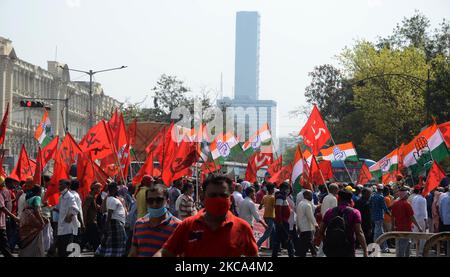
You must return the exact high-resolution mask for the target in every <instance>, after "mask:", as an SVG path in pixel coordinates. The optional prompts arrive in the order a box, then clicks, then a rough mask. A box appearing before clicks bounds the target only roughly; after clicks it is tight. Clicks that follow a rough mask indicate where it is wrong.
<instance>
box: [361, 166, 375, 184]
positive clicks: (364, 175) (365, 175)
mask: <svg viewBox="0 0 450 277" xmlns="http://www.w3.org/2000/svg"><path fill="white" fill-rule="evenodd" d="M371 179H372V174H371V173H370V171H369V167H367V164H366V163H363V165H362V167H361V170H360V171H359V177H358V184H359V185H365V184H367V182H369V181H370V180H371Z"/></svg>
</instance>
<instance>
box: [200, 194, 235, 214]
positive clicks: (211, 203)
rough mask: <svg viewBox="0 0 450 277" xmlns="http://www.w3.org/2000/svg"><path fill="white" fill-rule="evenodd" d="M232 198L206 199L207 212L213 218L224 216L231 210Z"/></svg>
mask: <svg viewBox="0 0 450 277" xmlns="http://www.w3.org/2000/svg"><path fill="white" fill-rule="evenodd" d="M230 207H231V201H230V198H229V197H227V198H224V197H211V198H210V197H205V211H206V212H207V213H208V214H210V215H212V216H217V217H218V216H223V215H225V214H226V213H227V212H228V210H230Z"/></svg>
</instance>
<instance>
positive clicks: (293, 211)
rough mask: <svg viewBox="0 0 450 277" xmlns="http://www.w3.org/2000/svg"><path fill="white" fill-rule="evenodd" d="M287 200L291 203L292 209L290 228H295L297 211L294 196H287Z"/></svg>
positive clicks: (290, 207)
mask: <svg viewBox="0 0 450 277" xmlns="http://www.w3.org/2000/svg"><path fill="white" fill-rule="evenodd" d="M286 200H287V202H288V205H289V209H290V210H291V214H290V215H289V220H288V222H289V230H294V225H295V221H296V220H297V219H296V213H295V203H294V200H292V196H291V195H289V196H288V197H286Z"/></svg>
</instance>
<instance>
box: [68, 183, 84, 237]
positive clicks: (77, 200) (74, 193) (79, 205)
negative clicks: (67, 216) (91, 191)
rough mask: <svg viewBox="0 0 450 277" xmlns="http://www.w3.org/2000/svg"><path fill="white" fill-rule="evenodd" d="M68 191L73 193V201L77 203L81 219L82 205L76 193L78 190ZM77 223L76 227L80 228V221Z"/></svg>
mask: <svg viewBox="0 0 450 277" xmlns="http://www.w3.org/2000/svg"><path fill="white" fill-rule="evenodd" d="M70 192H71V193H72V194H73V196H74V197H75V203H77V207H78V210H79V211H80V217H81V221H83V206H82V205H81V198H80V195H79V194H78V192H76V191H74V190H71V191H70ZM78 223H79V226H78V228H80V227H81V222H78Z"/></svg>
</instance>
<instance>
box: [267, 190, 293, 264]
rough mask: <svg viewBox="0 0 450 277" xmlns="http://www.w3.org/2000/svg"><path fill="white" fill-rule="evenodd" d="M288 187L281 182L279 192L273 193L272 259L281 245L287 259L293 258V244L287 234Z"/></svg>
mask: <svg viewBox="0 0 450 277" xmlns="http://www.w3.org/2000/svg"><path fill="white" fill-rule="evenodd" d="M289 192H290V186H289V184H288V183H286V182H283V183H282V184H281V185H280V191H278V192H277V193H275V237H274V238H275V239H274V243H273V248H272V257H278V252H279V250H280V247H281V244H286V245H287V249H288V255H289V257H294V243H293V241H292V238H291V236H290V234H289V217H290V216H291V209H290V208H289V203H288V201H287V197H288V194H289Z"/></svg>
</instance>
